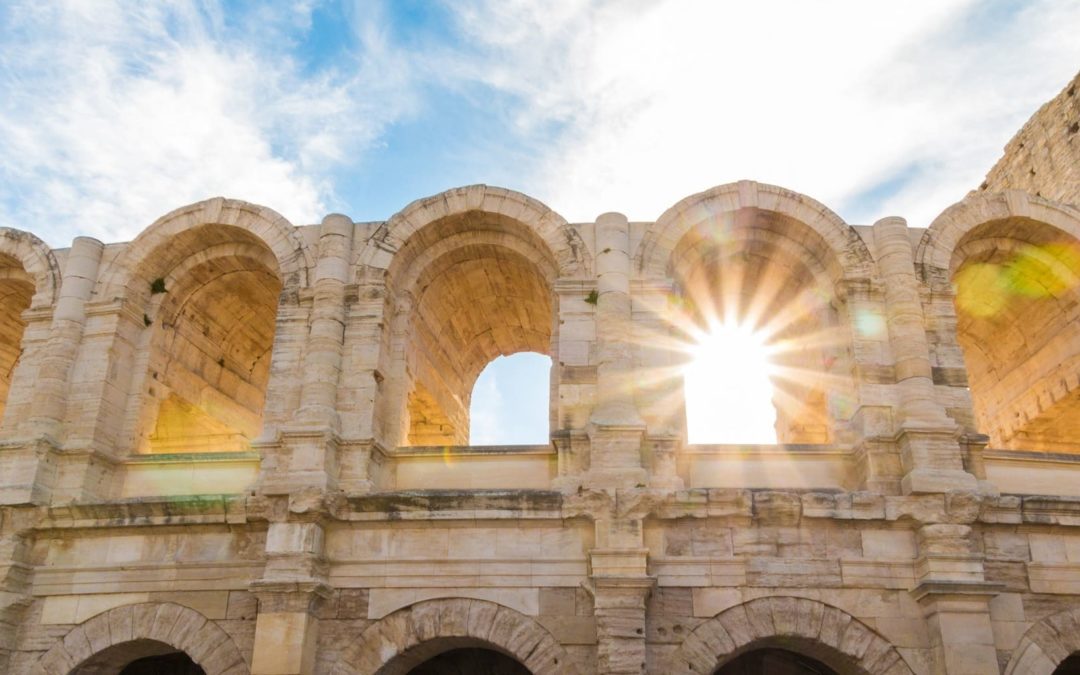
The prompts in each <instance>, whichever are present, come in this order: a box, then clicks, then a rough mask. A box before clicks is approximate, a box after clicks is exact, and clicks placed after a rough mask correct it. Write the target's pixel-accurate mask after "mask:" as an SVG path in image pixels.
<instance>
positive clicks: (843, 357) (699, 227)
mask: <svg viewBox="0 0 1080 675" xmlns="http://www.w3.org/2000/svg"><path fill="white" fill-rule="evenodd" d="M634 262H635V266H636V270H637V273H638V274H639V275H641V276H643V277H645V278H648V279H654V280H658V279H664V280H665V281H666V280H670V281H671V282H672V283H673V284H674V286H673V291H674V293H673V296H674V299H675V302H674V303H671V302H668V303H667V306H666V307H664V308H663V309H662V310H661V311H662V312H664V313H667V314H668V315H669V316H667V317H665V318H666V324H667V325H669V326H672V327H674V330H676V331H682V333H685V334H676V335H675V338H676V340H677V341H682V342H686V341H687V340H692V339H694V338H697V337H700V335H701V334H702V333H707V332H708V327H709V325H710V324H712V323H728V322H730V321H731V320H733V319H734V320H737V321H738V322H739V323H740V324H743V325H745V326H747V327H749V328H752V329H753V330H754V331H755V332H760V333H761V334H762V335H764V341H765V342H766V344H767V345H768V347H769V350H770V352H772V356H771V359H770V361H771V363H772V365H773V366H775V367H776V368H775V372H774V374H773V376H772V377H771V380H772V389H773V397H772V406H773V408H774V409H775V411H776V423H775V431H776V440H777V441H778V442H780V443H796V444H828V443H832V442H835V440H836V439H837V438H838V437H842V436H843V435H844V432H845V430H846V429H847V426H848V424H849V420H850V416H851V414H853V412H854V411H853V408H852V406H851V401H853V400H855V398H856V397H855V391H856V383H855V380H854V377H853V375H852V373H853V372H854V369H853V358H854V348H853V344H852V342H853V339H852V335H851V333H852V323H851V318H850V317H849V316H848V313H847V307H846V305H845V302H844V295H843V293H842V289H843V287H844V284H843V282H848V281H854V280H865V279H868V278H869V277H871V276H872V275H873V274H874V266H873V264H872V262H873V261H872V257H871V254H870V252H869V249H868V248H867V247H866V244H865V242H863V240H862V238H861V237H860V236H859V234H858V233H857V232H856V231H855V230H854V229H853V228H851V227H850V226H848V225H847V224H846V223H845V222H844V221H843V220H842V219H841V218H840V217H839V216H837V215H836V214H835V213H833V212H832V211H830V210H829V209H828V208H826V207H825V206H824V205H822V204H820V203H819V202H816V201H814V200H812V199H810V198H809V197H805V196H803V195H800V194H798V193H795V192H791V191H789V190H785V189H783V188H780V187H776V186H772V185H764V184H759V183H755V182H753V181H741V182H739V183H732V184H728V185H721V186H718V187H715V188H712V189H711V190H708V191H706V192H702V193H700V194H697V195H692V196H690V197H687V198H686V199H684V200H682V201H681V202H679V203H678V204H676V205H675V206H673V207H671V208H670V209H668V210H667V211H666V212H665V213H664V214H663V215H661V216H660V218H659V219H658V220H657V221H656V223H654V224H652V225H650V226H648V228H647V229H646V231H645V234H644V236H643V237H642V240H641V242H640V244H639V245H638V247H637V250H636V252H635V255H634ZM678 365H681V364H678ZM673 386H678V384H676V385H673ZM674 400H678V399H677V398H675V399H674ZM695 400H696V399H693V398H691V399H690V400H689V401H687V405H686V407H685V411H686V414H687V415H690V414H693V413H694V411H695V410H697V411H698V412H697V414H698V417H700V410H701V408H699V407H698V406H695V405H694V402H695ZM677 413H678V411H675V412H674V413H670V414H667V415H665V417H667V418H668V419H673V420H675V424H676V425H678V424H680V420H679V419H678V418H679V415H678V414H677ZM693 426H694V425H693V422H692V421H688V427H687V437H688V439H689V440H691V441H693V442H703V441H699V440H696V439H694V438H692V437H690V436H689V434H690V431H691V430H692V427H693ZM717 441H720V442H728V441H725V440H724V439H710V440H708V441H704V442H717Z"/></svg>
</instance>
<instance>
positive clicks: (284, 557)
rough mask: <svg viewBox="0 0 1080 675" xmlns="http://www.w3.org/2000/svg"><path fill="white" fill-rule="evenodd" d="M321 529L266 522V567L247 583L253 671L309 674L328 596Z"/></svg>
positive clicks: (304, 524)
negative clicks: (252, 616)
mask: <svg viewBox="0 0 1080 675" xmlns="http://www.w3.org/2000/svg"><path fill="white" fill-rule="evenodd" d="M324 543H325V533H324V532H323V528H322V526H321V525H319V524H318V523H315V522H277V523H271V524H270V528H269V530H268V532H267V536H266V558H267V562H266V569H265V571H264V572H263V578H262V579H259V580H258V581H256V582H254V583H252V585H251V591H252V593H254V594H255V596H256V597H257V598H258V600H259V614H258V617H257V619H256V621H255V649H254V652H253V657H252V662H251V673H252V675H312V674H313V673H314V672H315V653H316V647H317V645H318V638H319V619H318V611H319V609H320V608H321V606H322V604H323V603H324V602H325V600H326V599H327V598H328V597H330V592H331V591H330V586H329V585H328V584H327V582H326V561H325V558H324Z"/></svg>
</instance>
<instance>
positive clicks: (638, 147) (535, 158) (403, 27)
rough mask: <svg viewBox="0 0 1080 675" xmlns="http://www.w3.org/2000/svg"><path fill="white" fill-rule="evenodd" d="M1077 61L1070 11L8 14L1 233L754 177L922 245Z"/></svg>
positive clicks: (472, 1)
mask: <svg viewBox="0 0 1080 675" xmlns="http://www.w3.org/2000/svg"><path fill="white" fill-rule="evenodd" d="M1077 35H1080V0H1053V1H1050V0H1046V1H1041V2H1040V1H1033V2H1000V1H991V2H974V1H973V0H933V1H919V0H916V1H912V2H905V3H884V2H866V1H865V0H844V1H836V2H821V3H808V2H799V1H796V0H792V1H790V2H715V1H711V0H709V1H707V0H702V1H699V2H691V1H688V0H655V1H654V0H629V1H620V2H587V1H585V0H549V1H545V2H522V1H519V0H461V1H455V2H438V1H437V0H429V1H426V2H422V1H408V0H403V1H396V2H379V1H378V0H368V1H356V2H317V1H315V0H307V1H303V2H293V3H255V2H235V3H231V2H225V3H222V2H215V1H213V0H171V1H170V2H162V3H154V2H134V1H131V2H118V1H109V0H100V1H96V2H91V1H89V0H82V1H78V0H71V1H69V2H53V3H45V2H39V1H36V2H20V1H18V0H15V1H10V2H5V3H2V4H0V91H2V92H3V95H2V96H0V225H4V226H10V227H17V228H22V229H28V230H32V231H33V232H35V233H37V234H39V235H40V236H42V237H43V238H44V239H45V240H46V241H48V242H49V243H50V244H52V245H54V246H58V247H64V246H68V245H69V244H70V242H71V239H72V237H74V236H75V235H77V234H89V235H92V236H96V237H98V238H101V239H103V240H105V241H120V240H126V239H130V238H132V237H134V236H135V235H136V234H137V233H138V232H139V231H140V230H141V229H142V228H144V227H145V226H146V225H147V224H149V223H150V222H152V221H153V220H154V219H155V218H157V217H158V216H160V215H162V214H164V213H166V212H168V211H170V210H172V209H173V208H175V207H177V206H180V205H183V204H187V203H190V202H193V201H197V200H199V199H203V198H206V197H209V196H213V195H226V196H231V197H237V198H242V199H246V200H249V201H253V202H257V203H261V204H265V205H267V206H270V207H272V208H274V209H276V210H278V211H280V212H281V213H283V214H284V215H285V216H286V217H288V218H289V219H290V220H291V221H292V222H294V223H297V224H304V223H313V222H318V220H319V219H320V218H321V216H322V215H323V214H325V213H327V212H329V211H340V212H343V213H346V214H348V215H349V216H351V217H352V218H354V219H355V220H358V221H364V220H381V219H385V218H387V217H388V216H390V215H391V214H393V213H394V212H396V211H397V210H399V209H401V208H402V207H403V206H405V204H407V203H408V202H410V201H411V200H413V199H415V198H418V197H421V196H426V195H429V194H432V193H435V192H439V191H441V190H444V189H446V188H448V187H453V186H457V185H464V184H470V183H478V182H485V183H489V184H495V185H501V186H505V187H509V188H513V189H517V190H521V191H523V192H526V193H528V194H530V195H531V196H534V197H536V198H538V199H540V200H542V201H544V202H545V203H547V204H548V205H549V206H551V207H552V208H554V209H555V210H556V211H558V212H560V213H562V214H563V215H564V216H566V217H567V218H568V219H569V220H571V221H583V220H589V219H592V218H593V217H595V215H596V214H599V213H601V212H604V211H609V210H617V211H622V212H624V213H626V214H627V215H629V216H630V218H631V219H635V220H651V219H655V218H656V217H657V216H658V215H659V214H660V213H662V212H663V211H664V210H665V209H666V208H667V207H668V206H670V205H671V204H673V203H675V202H676V201H678V200H679V199H681V198H682V197H684V196H686V195H689V194H691V193H694V192H697V191H700V190H702V189H705V188H707V187H710V186H712V185H716V184H720V183H725V182H729V181H732V180H737V179H740V178H752V179H755V180H760V181H764V182H771V183H776V184H779V185H783V186H785V187H788V188H791V189H793V190H797V191H800V192H804V193H806V194H809V195H811V196H813V197H815V198H817V199H819V200H821V201H823V202H824V203H825V204H827V205H828V206H830V207H831V208H833V209H834V210H836V211H838V212H839V213H840V215H841V216H843V217H844V218H845V219H847V220H848V221H849V222H852V223H869V222H872V221H873V220H875V219H877V218H879V217H881V216H884V215H902V216H905V217H906V218H908V220H909V222H910V223H911V224H912V225H913V226H920V227H921V226H925V225H927V224H928V223H929V221H930V220H931V219H932V218H933V217H934V216H935V215H936V214H937V213H939V212H940V211H941V210H942V209H944V208H945V207H946V206H948V205H949V204H950V203H952V202H954V201H956V200H958V199H960V198H962V197H963V195H964V194H965V193H966V192H967V191H968V190H970V189H971V188H974V187H975V186H977V185H978V184H979V183H980V182H981V180H982V177H983V175H984V174H985V172H986V170H987V169H988V168H989V167H990V166H991V165H992V164H993V162H994V161H995V160H996V159H997V158H998V157H999V156H1000V154H1001V150H1002V147H1003V146H1004V144H1005V143H1006V142H1007V141H1008V139H1009V138H1010V137H1011V136H1012V134H1013V133H1014V132H1015V131H1016V130H1017V129H1018V128H1019V127H1020V125H1021V124H1022V123H1023V122H1024V121H1025V120H1026V119H1027V118H1028V117H1029V116H1030V115H1031V114H1032V113H1033V112H1034V111H1035V109H1036V108H1037V107H1038V106H1039V105H1040V104H1041V103H1043V102H1045V101H1046V100H1048V99H1049V98H1051V97H1052V96H1054V95H1055V94H1056V93H1057V92H1058V91H1060V89H1061V88H1062V87H1063V86H1064V84H1065V83H1066V82H1067V81H1068V80H1069V79H1070V78H1071V77H1072V75H1073V74H1075V72H1076V70H1077V68H1078V67H1080V40H1078V39H1077V38H1076V36H1077ZM514 378H516V379H515V380H514V381H521V378H522V376H521V375H520V373H519V374H516V375H514ZM510 379H511V378H510V376H509V375H507V376H505V377H497V378H496V381H497V382H499V383H504V382H506V381H510ZM498 390H499V391H500V393H501V394H502V395H503V398H502V400H503V403H502V405H504V406H506V405H510V404H509V403H507V401H508V399H509V398H510V397H508V396H507V395H508V394H510V393H513V392H511V391H510V390H509V389H508V388H507V387H506V385H505V384H501V386H500V387H499V388H498ZM545 398H546V389H545ZM508 410H511V411H518V412H521V411H523V410H524V408H513V407H511V408H509V409H508ZM515 415H516V412H511V413H508V414H506V415H504V417H507V418H511V417H513V418H515V419H517V418H516V417H515ZM542 419H544V420H546V416H544V417H543V418H542Z"/></svg>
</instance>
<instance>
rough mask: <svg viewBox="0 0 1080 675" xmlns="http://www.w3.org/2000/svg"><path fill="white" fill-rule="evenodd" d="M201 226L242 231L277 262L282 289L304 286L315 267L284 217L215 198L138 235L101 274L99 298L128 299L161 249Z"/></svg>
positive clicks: (181, 210) (166, 217)
mask: <svg viewBox="0 0 1080 675" xmlns="http://www.w3.org/2000/svg"><path fill="white" fill-rule="evenodd" d="M205 225H227V226H230V227H233V228H237V229H239V230H244V231H246V232H247V233H249V234H251V235H252V236H253V237H254V238H256V239H258V240H259V241H260V242H262V243H263V244H265V245H266V247H267V248H269V249H270V250H271V251H272V252H273V254H274V257H275V258H276V260H277V270H275V271H276V272H277V273H278V275H279V277H280V280H281V283H282V286H283V287H284V288H302V287H304V286H307V285H308V278H307V277H308V270H309V269H311V267H312V266H313V264H314V263H313V258H312V255H311V252H310V250H309V249H308V247H307V245H306V244H305V242H304V240H303V238H302V237H301V236H300V233H299V231H298V230H297V229H296V228H295V227H294V226H293V225H292V224H291V223H290V222H289V221H288V220H286V219H285V217H284V216H282V215H281V214H279V213H277V212H276V211H274V210H272V209H269V208H267V207H265V206H259V205H257V204H250V203H248V202H244V201H240V200H238V199H226V198H224V197H215V198H213V199H208V200H206V201H201V202H197V203H195V204H190V205H188V206H183V207H181V208H179V209H176V210H175V211H172V212H170V213H167V214H166V215H164V216H162V217H161V218H158V219H157V220H156V221H154V222H153V224H151V225H150V226H149V227H147V228H146V229H145V230H143V231H142V233H140V234H139V236H138V237H136V238H135V240H134V241H132V242H131V243H130V244H129V245H128V246H127V247H126V248H125V249H124V251H123V252H122V253H120V255H118V256H117V257H116V258H115V259H114V260H112V261H111V262H110V263H109V264H108V266H107V267H106V268H105V270H103V272H102V274H101V277H100V279H101V280H100V282H99V284H98V295H99V297H102V298H113V297H121V296H125V295H127V290H128V288H129V287H130V285H131V284H132V283H133V282H135V280H136V278H137V277H138V272H139V271H140V270H141V269H142V268H143V267H145V266H146V264H147V263H148V261H149V260H150V258H151V257H152V256H154V255H155V254H156V253H157V252H158V251H159V250H161V247H162V246H164V245H167V244H168V242H169V240H170V239H172V238H173V237H175V236H177V235H179V234H182V233H183V232H185V231H187V230H191V229H194V228H197V227H202V226H205Z"/></svg>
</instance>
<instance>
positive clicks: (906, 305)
mask: <svg viewBox="0 0 1080 675" xmlns="http://www.w3.org/2000/svg"><path fill="white" fill-rule="evenodd" d="M874 242H875V244H876V247H877V254H878V266H879V269H880V271H881V276H882V280H883V283H884V286H885V310H886V317H885V318H886V324H887V326H888V333H889V344H890V346H891V348H892V352H893V360H894V363H895V366H894V367H895V372H896V389H897V391H898V393H899V399H900V400H899V410H898V411H897V413H898V414H897V418H898V419H897V420H896V422H897V423H898V424H897V425H896V426H897V427H898V428H897V434H896V438H897V442H898V443H899V445H900V457H901V462H902V465H903V471H904V477H903V479H902V480H901V489H902V490H903V491H904V492H905V493H912V492H943V491H946V490H953V489H969V490H973V489H975V488H976V481H975V477H974V476H972V475H971V474H969V473H967V472H965V471H964V467H963V460H962V457H961V454H960V445H959V440H958V436H959V430H958V428H957V426H956V423H955V422H953V421H952V420H951V419H949V417H948V416H947V415H946V414H945V409H944V407H943V406H942V405H941V404H940V403H938V402H937V400H936V398H935V395H934V380H933V375H932V372H931V367H930V348H929V344H928V342H927V339H926V325H925V319H924V316H923V310H922V301H921V299H920V298H919V286H918V280H917V279H916V277H915V263H914V256H913V254H912V248H911V237H910V235H909V233H908V228H907V223H906V222H905V221H904V219H903V218H897V217H889V218H882V219H881V220H879V221H878V222H876V223H874Z"/></svg>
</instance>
